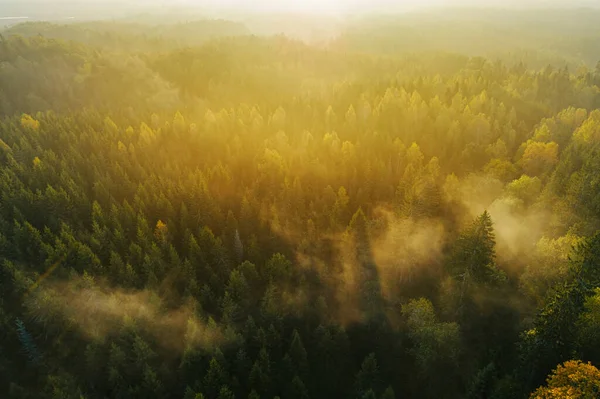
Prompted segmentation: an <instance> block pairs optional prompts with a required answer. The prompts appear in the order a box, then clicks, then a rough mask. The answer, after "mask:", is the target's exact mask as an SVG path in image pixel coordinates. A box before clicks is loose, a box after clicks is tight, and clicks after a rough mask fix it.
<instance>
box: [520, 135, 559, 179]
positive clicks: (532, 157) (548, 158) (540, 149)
mask: <svg viewBox="0 0 600 399" xmlns="http://www.w3.org/2000/svg"><path fill="white" fill-rule="evenodd" d="M557 163H558V144H556V143H554V142H550V143H540V142H538V141H532V140H529V141H528V142H527V146H526V147H525V152H524V153H523V157H522V158H521V165H522V166H523V170H524V171H525V173H527V174H528V175H529V176H539V175H541V174H544V173H546V172H548V171H549V170H551V168H553V167H554V166H555V165H556V164H557Z"/></svg>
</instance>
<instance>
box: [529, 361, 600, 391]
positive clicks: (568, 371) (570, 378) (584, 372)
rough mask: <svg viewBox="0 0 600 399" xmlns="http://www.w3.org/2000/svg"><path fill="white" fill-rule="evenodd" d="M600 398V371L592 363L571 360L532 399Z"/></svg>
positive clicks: (557, 369)
mask: <svg viewBox="0 0 600 399" xmlns="http://www.w3.org/2000/svg"><path fill="white" fill-rule="evenodd" d="M598 397H600V370H598V369H597V368H596V367H594V366H593V365H592V364H591V363H587V364H585V363H582V362H580V361H578V360H570V361H568V362H566V363H564V364H562V365H559V366H558V367H557V368H556V370H554V372H553V373H552V375H550V376H549V377H548V385H547V386H545V387H539V388H538V389H537V390H536V391H535V392H534V393H532V394H531V396H530V399H596V398H598Z"/></svg>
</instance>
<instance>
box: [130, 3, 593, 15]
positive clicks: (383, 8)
mask: <svg viewBox="0 0 600 399" xmlns="http://www.w3.org/2000/svg"><path fill="white" fill-rule="evenodd" d="M137 1H139V2H143V1H153V2H161V1H162V2H163V4H164V3H169V2H171V3H173V2H183V3H186V4H190V5H197V6H204V7H210V8H214V7H217V8H221V9H223V8H228V9H237V10H244V11H248V10H252V11H302V12H314V13H336V14H337V13H346V12H360V11H378V12H393V11H401V10H407V9H415V8H429V7H435V6H477V7H485V6H492V7H537V6H544V5H545V6H554V7H556V6H559V7H569V6H575V7H577V6H598V5H599V4H600V0H137Z"/></svg>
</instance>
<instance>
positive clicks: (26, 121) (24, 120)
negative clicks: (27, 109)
mask: <svg viewBox="0 0 600 399" xmlns="http://www.w3.org/2000/svg"><path fill="white" fill-rule="evenodd" d="M21 126H22V127H24V128H26V129H31V130H34V131H38V130H39V129H40V122H38V121H37V120H35V119H33V117H32V116H31V115H28V114H23V116H21Z"/></svg>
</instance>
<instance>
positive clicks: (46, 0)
mask: <svg viewBox="0 0 600 399" xmlns="http://www.w3.org/2000/svg"><path fill="white" fill-rule="evenodd" d="M440 7H477V8H539V7H554V8H577V7H595V8H597V7H600V3H599V2H598V1H596V0H574V1H565V0H520V1H518V0H504V1H500V0H491V1H486V2H485V3H484V4H482V2H481V1H478V0H372V1H368V0H284V1H271V0H256V1H248V0H123V1H115V0H102V1H100V0H59V1H53V0H0V17H3V18H6V17H15V16H27V17H30V18H33V19H54V18H60V17H64V16H65V15H67V14H69V15H71V14H72V15H75V16H76V17H79V18H85V19H105V18H118V17H125V16H131V15H132V14H136V13H142V12H143V13H159V12H160V13H164V12H167V13H168V14H177V13H185V14H187V16H188V17H189V16H193V15H194V12H196V13H198V14H202V15H205V16H209V15H215V14H223V13H225V14H228V15H236V14H256V13H261V14H262V13H290V12H291V13H303V14H320V15H332V16H347V15H356V14H369V13H370V14H383V13H385V14H389V13H390V12H392V13H394V12H405V11H414V10H425V9H432V8H440ZM184 10H185V11H184ZM190 13H191V14H190Z"/></svg>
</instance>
